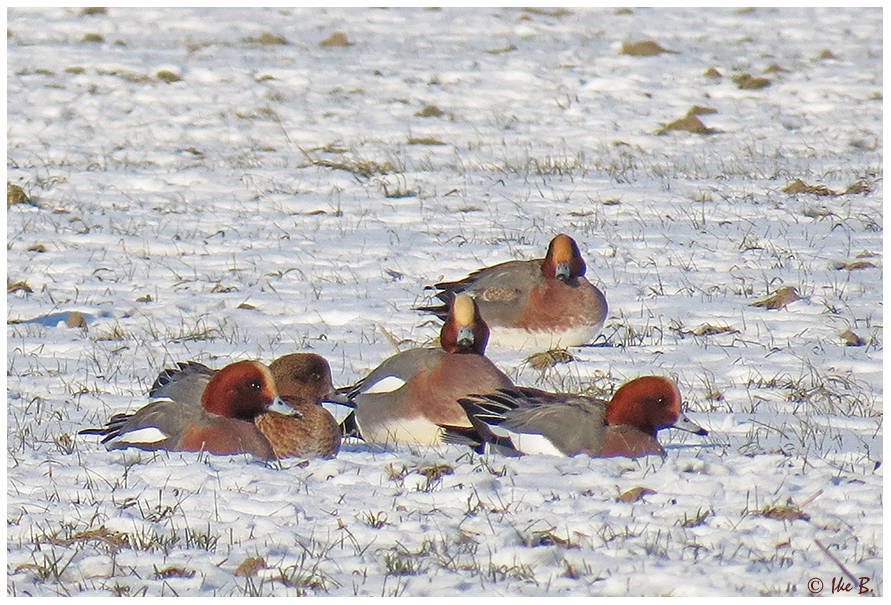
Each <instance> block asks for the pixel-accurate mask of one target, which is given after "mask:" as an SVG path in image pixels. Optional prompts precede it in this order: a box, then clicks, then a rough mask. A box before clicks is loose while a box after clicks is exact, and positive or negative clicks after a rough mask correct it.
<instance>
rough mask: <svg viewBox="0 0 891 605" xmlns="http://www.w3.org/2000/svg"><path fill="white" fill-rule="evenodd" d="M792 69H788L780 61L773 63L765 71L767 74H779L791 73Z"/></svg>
mask: <svg viewBox="0 0 891 605" xmlns="http://www.w3.org/2000/svg"><path fill="white" fill-rule="evenodd" d="M791 71H792V70H790V69H786V68H785V67H783V66H782V65H780V64H779V63H771V64H770V65H769V66H768V67H766V68H765V69H764V73H766V74H779V73H786V74H787V73H790V72H791Z"/></svg>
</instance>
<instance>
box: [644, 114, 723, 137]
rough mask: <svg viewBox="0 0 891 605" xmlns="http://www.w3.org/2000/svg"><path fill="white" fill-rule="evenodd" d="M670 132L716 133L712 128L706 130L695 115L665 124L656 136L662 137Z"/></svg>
mask: <svg viewBox="0 0 891 605" xmlns="http://www.w3.org/2000/svg"><path fill="white" fill-rule="evenodd" d="M672 130H683V131H685V132H692V133H694V134H714V133H716V132H718V131H717V130H715V129H714V128H708V127H707V126H706V125H705V124H703V123H702V120H700V119H699V118H697V117H696V116H695V115H687V117H685V118H681V119H680V120H675V121H674V122H672V123H671V124H667V125H665V126H663V127H662V128H660V129H659V130H658V131H656V134H658V135H663V134H667V133H669V132H671V131H672Z"/></svg>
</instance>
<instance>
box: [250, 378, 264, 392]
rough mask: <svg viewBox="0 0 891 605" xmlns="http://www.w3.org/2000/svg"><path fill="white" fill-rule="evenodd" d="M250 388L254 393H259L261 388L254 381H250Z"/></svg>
mask: <svg viewBox="0 0 891 605" xmlns="http://www.w3.org/2000/svg"><path fill="white" fill-rule="evenodd" d="M250 387H251V388H252V389H254V390H255V391H259V390H260V389H261V388H262V387H261V386H260V383H259V382H258V381H256V380H252V381H251V384H250Z"/></svg>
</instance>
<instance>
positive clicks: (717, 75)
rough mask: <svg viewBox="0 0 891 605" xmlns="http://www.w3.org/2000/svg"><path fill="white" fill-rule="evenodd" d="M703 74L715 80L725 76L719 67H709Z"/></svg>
mask: <svg viewBox="0 0 891 605" xmlns="http://www.w3.org/2000/svg"><path fill="white" fill-rule="evenodd" d="M702 75H704V76H706V77H708V78H714V79H715V80H717V79H718V78H721V77H723V76H721V72H720V71H718V70H717V69H715V68H714V67H709V68H708V69H706V70H705V73H704V74H702Z"/></svg>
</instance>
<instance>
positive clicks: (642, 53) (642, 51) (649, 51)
mask: <svg viewBox="0 0 891 605" xmlns="http://www.w3.org/2000/svg"><path fill="white" fill-rule="evenodd" d="M662 53H672V54H675V55H676V54H679V53H678V51H676V50H668V49H667V48H662V47H661V46H659V44H657V43H656V42H653V41H652V40H644V41H643V42H634V43H631V44H629V43H628V42H622V51H621V52H620V53H619V54H620V55H630V56H632V57H654V56H656V55H661V54H662Z"/></svg>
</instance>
